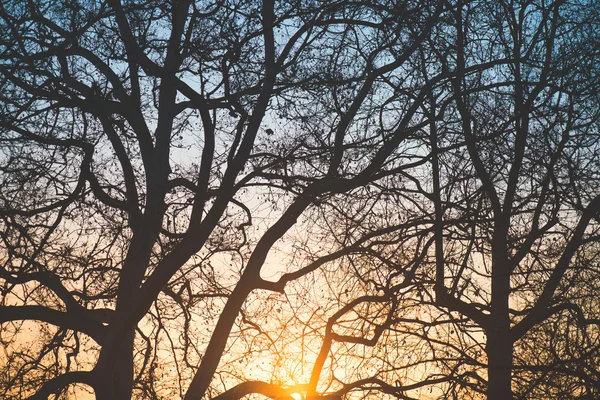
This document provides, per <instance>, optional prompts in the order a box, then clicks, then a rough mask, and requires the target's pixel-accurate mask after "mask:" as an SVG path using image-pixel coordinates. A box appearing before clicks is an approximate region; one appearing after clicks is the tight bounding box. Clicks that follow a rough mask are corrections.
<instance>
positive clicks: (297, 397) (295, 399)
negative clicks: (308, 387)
mask: <svg viewBox="0 0 600 400" xmlns="http://www.w3.org/2000/svg"><path fill="white" fill-rule="evenodd" d="M291 396H292V397H293V398H294V400H302V395H300V394H298V393H292V395H291Z"/></svg>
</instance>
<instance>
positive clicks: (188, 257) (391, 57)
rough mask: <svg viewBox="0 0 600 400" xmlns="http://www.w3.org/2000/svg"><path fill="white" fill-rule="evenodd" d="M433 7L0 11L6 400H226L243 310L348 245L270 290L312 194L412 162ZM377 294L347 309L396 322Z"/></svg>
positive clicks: (202, 4)
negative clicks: (373, 307) (282, 247)
mask: <svg viewBox="0 0 600 400" xmlns="http://www.w3.org/2000/svg"><path fill="white" fill-rule="evenodd" d="M446 7H447V6H446V5H444V4H442V3H438V2H435V1H432V2H417V3H413V2H395V1H390V2H380V1H377V2H362V1H360V2H348V1H340V2H312V1H308V2H300V1H297V2H296V1H294V2H278V3H274V2H273V1H268V0H267V1H261V2H259V1H221V0H217V1H214V2H211V1H198V2H193V1H191V0H183V1H173V2H163V1H145V2H130V1H125V2H119V1H117V0H107V1H83V0H82V1H77V0H73V1H64V2H60V3H57V2H54V1H43V0H40V1H29V2H25V3H24V2H21V1H6V2H3V4H2V6H0V34H1V35H0V36H1V37H2V39H0V40H1V41H0V54H1V56H0V59H1V63H0V87H1V93H2V94H1V95H0V96H1V98H2V101H1V107H2V118H1V120H0V135H1V136H0V143H2V147H1V151H2V153H1V155H0V163H1V164H0V165H1V167H0V168H1V169H0V171H1V175H0V179H1V190H0V201H1V202H2V203H1V204H2V206H1V207H2V208H1V212H0V217H1V220H2V222H1V227H2V229H1V236H0V240H1V243H2V245H1V250H0V257H1V260H2V266H1V269H0V282H2V306H1V308H0V323H1V324H2V343H3V346H4V347H5V349H7V351H6V358H7V359H6V361H8V362H7V363H5V364H4V365H5V367H4V368H3V370H2V371H3V372H2V373H3V379H2V389H1V390H2V393H3V396H4V397H7V398H11V397H12V398H24V397H26V396H31V398H36V399H37V398H48V397H50V396H52V395H54V396H55V397H61V396H63V397H68V396H70V395H73V393H74V391H75V390H88V391H93V393H94V394H95V396H96V398H98V399H128V398H131V397H132V395H135V396H139V397H143V398H158V397H162V396H165V397H169V396H173V395H180V396H182V397H183V396H185V398H186V399H199V398H203V397H215V396H219V393H221V392H224V393H223V394H221V395H220V398H223V396H227V393H231V392H227V390H228V389H229V388H228V385H229V382H230V381H229V379H228V378H223V376H222V375H220V374H219V373H218V372H219V371H218V368H219V364H220V363H221V364H222V363H226V362H227V360H224V359H223V356H224V351H225V350H226V349H228V343H231V342H232V340H234V337H235V335H234V334H236V331H235V330H234V327H235V326H236V321H241V323H242V325H240V326H243V327H244V328H243V329H245V330H246V331H247V329H248V328H247V326H253V325H252V324H253V322H252V321H251V320H250V319H248V318H246V317H245V312H246V310H247V309H248V307H250V306H251V304H252V301H253V299H256V298H257V297H255V296H258V295H259V293H260V291H261V290H266V291H274V292H281V293H283V292H284V290H285V287H286V285H287V284H288V283H290V282H293V281H294V280H297V279H300V278H302V277H304V276H306V275H307V274H309V273H310V272H312V271H314V270H315V269H316V268H317V267H319V266H320V265H322V264H324V263H325V262H326V261H331V260H334V259H336V258H338V257H341V256H342V255H347V254H348V253H349V252H351V249H352V247H351V246H346V247H344V248H339V247H338V246H333V247H332V248H330V249H329V250H330V251H329V253H328V254H319V255H318V257H319V259H320V260H321V261H315V260H313V261H312V264H311V263H309V264H308V265H309V266H303V267H302V266H301V267H299V268H300V269H298V270H296V271H288V272H287V273H286V274H284V275H282V276H281V278H280V279H279V280H278V281H273V280H269V279H267V278H266V277H265V276H266V275H265V274H268V269H269V268H273V266H272V265H269V263H267V264H266V261H267V260H268V256H269V254H273V249H274V246H275V245H279V244H280V243H281V242H282V239H283V238H284V235H286V234H287V233H288V232H290V229H291V228H292V227H294V226H295V225H298V224H300V225H302V224H303V223H304V222H303V215H305V214H306V212H308V211H309V210H311V209H314V208H319V207H320V205H321V204H322V203H323V202H324V201H326V200H328V199H332V198H335V197H336V196H342V195H343V194H344V193H348V192H351V191H353V190H354V189H355V188H360V187H364V186H365V185H368V184H369V183H370V182H374V181H378V180H381V179H384V178H385V177H388V176H392V175H394V174H397V173H399V172H401V171H403V170H404V169H409V168H411V167H412V165H410V162H411V161H410V160H411V159H412V158H414V156H415V155H416V153H415V151H413V149H412V148H411V145H405V143H407V142H410V140H412V138H414V137H415V136H420V135H421V130H420V129H419V128H420V127H422V126H424V125H426V124H427V121H426V120H427V116H424V115H422V114H421V113H419V112H418V111H419V107H420V106H421V105H422V103H423V102H424V101H425V98H426V92H427V90H426V88H427V87H428V86H430V84H429V83H428V82H425V81H424V80H423V79H421V78H420V70H419V69H418V68H415V67H414V66H415V65H416V63H415V62H414V58H415V57H416V56H417V54H418V52H417V49H418V48H419V47H420V46H421V45H422V44H423V43H424V42H425V40H426V39H427V38H428V37H429V35H430V32H431V31H432V29H433V28H434V27H435V26H436V24H437V22H438V20H439V18H440V15H441V14H442V13H443V12H445V11H446ZM439 79H441V75H440V77H437V78H434V81H436V80H439ZM398 89H401V90H398ZM407 162H408V163H409V165H408V166H406V165H405V163H407ZM421 162H422V161H421ZM311 233H313V232H311V231H310V230H308V231H307V232H306V234H307V235H310V234H311ZM365 235H366V236H365ZM372 238H373V236H371V237H369V233H365V234H364V235H359V236H357V237H354V238H351V240H350V238H349V240H350V241H351V242H354V243H355V245H356V246H359V245H360V246H363V245H364V246H365V247H368V246H369V243H368V240H371V239H372ZM338 244H340V243H338ZM341 244H344V245H347V244H348V241H345V242H343V243H341ZM409 259H410V258H409ZM311 265H313V266H311ZM275 268H276V270H277V268H279V269H278V271H279V272H280V273H281V272H282V268H281V267H275ZM409 281H410V280H409ZM409 281H407V283H408V282H409ZM389 290H392V286H390V287H389V288H388V293H387V294H384V295H380V296H379V297H377V298H371V297H367V298H362V300H360V299H361V298H359V300H355V301H354V303H355V304H356V305H360V304H363V303H364V302H365V301H366V302H367V303H368V302H375V303H385V302H387V303H390V304H392V309H394V307H396V305H394V304H396V303H395V302H396V301H395V300H393V299H392V297H393V296H391V292H389ZM258 298H259V297H258ZM384 300H385V302H384ZM354 303H352V302H350V303H349V304H354ZM387 303H386V304H387ZM348 307H350V306H348V305H346V306H343V307H342V308H341V309H340V311H339V312H338V313H337V314H336V315H337V316H338V317H339V316H341V315H343V314H344V313H345V312H346V311H348V310H349V308H348ZM388 311H389V310H388ZM390 315H392V314H390ZM331 318H333V319H331ZM335 318H337V317H335V316H334V317H330V320H329V321H330V322H329V323H328V324H327V326H328V327H330V326H331V324H333V323H334V322H335ZM390 318H391V317H390ZM246 321H248V323H246ZM383 326H386V324H384V325H383ZM376 331H377V329H376ZM331 335H332V331H331V330H328V331H327V333H326V334H325V339H326V341H327V340H329V339H330V338H331ZM337 338H338V341H339V342H348V341H352V340H354V339H351V338H349V337H348V338H346V339H344V337H341V339H340V337H337ZM165 343H166V344H167V345H165ZM323 346H324V347H322V348H323V349H324V348H326V344H323ZM163 358H167V359H169V360H171V361H172V362H171V363H165V364H162V363H161V359H163ZM169 368H172V369H173V370H169ZM315 368H316V369H315V371H316V372H314V374H313V376H314V377H316V378H311V380H310V385H311V386H310V387H311V389H310V393H311V395H314V396H317V395H319V394H318V393H317V392H316V391H317V388H316V386H315V383H314V381H315V380H318V376H319V371H318V370H319V368H318V367H315ZM165 376H166V377H167V378H168V379H167V380H165V379H166V378H164V377H165ZM169 380H170V381H169ZM215 382H217V383H215ZM374 382H375V383H377V382H376V381H374ZM221 383H222V384H223V385H224V386H225V387H224V388H223V387H222V386H221ZM82 385H83V386H82ZM241 385H242V386H241V389H240V386H236V388H233V389H232V390H234V391H235V390H241V391H242V392H238V393H243V394H244V395H245V394H250V393H261V394H263V395H266V396H268V397H272V398H275V397H280V396H283V395H286V396H287V395H289V394H290V392H289V389H285V387H284V385H283V384H276V385H273V384H269V383H266V382H255V383H253V382H250V381H247V382H245V383H242V384H241ZM365 385H367V383H364V384H363V386H365ZM358 386H360V385H358ZM367 386H368V385H367ZM379 386H380V387H387V388H388V390H391V389H389V387H390V386H389V385H387V386H385V385H379ZM365 387H366V386H365ZM77 388H79V389H77ZM342 390H345V391H346V392H348V390H347V389H342ZM365 390H371V389H370V388H367V389H365ZM395 392H398V391H395ZM395 392H394V391H393V392H392V395H394V393H395ZM336 393H337V392H336ZM336 393H334V396H338V397H339V396H341V394H340V393H341V392H340V393H337V394H336ZM398 393H399V392H398ZM236 397H240V396H239V395H236Z"/></svg>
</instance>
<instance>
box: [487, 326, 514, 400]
mask: <svg viewBox="0 0 600 400" xmlns="http://www.w3.org/2000/svg"><path fill="white" fill-rule="evenodd" d="M486 351H487V357H488V389H487V398H488V400H512V398H513V395H512V389H511V369H512V351H513V346H512V343H511V341H510V335H509V332H508V331H506V330H504V329H502V330H497V331H496V332H490V333H489V334H488V341H487V347H486Z"/></svg>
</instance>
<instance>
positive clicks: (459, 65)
mask: <svg viewBox="0 0 600 400" xmlns="http://www.w3.org/2000/svg"><path fill="white" fill-rule="evenodd" d="M597 13H598V9H597V7H594V6H593V5H591V4H588V3H586V2H575V3H566V2H543V1H541V2H538V1H515V2H512V1H498V2H493V3H489V2H477V1H474V2H459V3H458V4H457V7H456V8H455V11H454V16H453V21H452V22H450V23H449V24H448V26H447V28H445V29H446V32H447V36H445V37H444V36H438V37H433V38H432V39H433V40H432V41H431V46H432V49H434V50H433V51H435V52H436V53H437V54H438V60H439V62H440V65H439V67H438V68H441V69H442V70H445V71H448V73H449V74H451V75H452V76H451V78H450V82H449V87H447V88H444V87H439V88H435V90H432V92H431V95H430V98H431V102H430V106H429V107H428V110H429V112H430V113H431V114H437V115H439V117H438V118H437V119H439V121H440V122H438V123H435V124H433V125H432V127H431V128H430V133H431V147H432V150H433V152H434V157H433V162H432V165H431V171H432V172H431V174H432V175H431V176H432V178H431V180H430V182H431V183H432V189H431V191H430V192H429V193H430V198H431V199H432V201H433V202H434V204H435V220H436V228H435V236H436V256H435V264H436V277H435V280H436V283H435V295H436V301H437V303H438V305H439V306H440V307H442V308H443V309H445V310H448V311H449V312H458V313H460V314H461V315H463V316H464V317H467V318H468V320H469V323H470V324H473V323H474V324H475V325H476V326H478V327H479V328H480V333H479V337H480V339H479V340H480V341H481V342H483V343H485V358H480V360H481V361H484V362H486V363H487V368H485V369H480V374H479V375H480V377H481V380H484V381H487V389H486V391H487V398H488V399H510V398H513V391H512V390H511V386H512V383H513V382H514V384H515V386H516V385H517V384H521V383H522V382H523V381H522V380H521V376H522V375H521V374H528V373H530V372H531V371H532V368H529V367H528V366H531V365H532V364H531V363H532V361H531V360H529V361H527V360H526V359H525V357H523V356H524V354H521V346H525V347H526V346H528V344H525V343H526V342H527V340H528V339H526V336H527V335H529V337H530V339H531V336H532V335H534V336H535V335H540V334H541V331H542V330H546V334H545V335H544V336H543V338H542V337H540V338H535V340H534V342H535V343H538V344H539V343H540V342H541V341H544V340H549V341H550V343H551V344H546V345H545V346H544V347H545V348H546V349H548V350H547V351H549V352H553V351H559V352H560V350H558V349H559V348H561V347H562V346H569V342H570V340H571V338H567V337H564V336H563V335H562V333H559V332H555V333H554V334H549V333H550V332H551V330H552V329H553V324H555V321H556V320H562V321H563V322H561V323H560V324H559V325H558V326H562V327H564V326H565V325H564V324H565V323H566V321H565V320H564V319H563V318H564V317H563V316H564V313H565V312H566V311H567V310H569V312H570V313H574V314H573V315H578V318H577V320H578V321H579V324H580V325H577V327H572V328H570V329H574V330H577V331H579V332H585V331H586V330H587V329H588V325H589V324H593V323H595V322H594V321H597V320H594V318H595V317H594V315H595V311H594V308H593V307H591V308H590V303H587V302H585V301H579V300H578V299H577V296H576V295H575V294H574V292H569V291H568V290H569V289H568V288H569V287H571V286H575V285H581V284H582V281H581V280H580V279H578V278H577V277H578V276H580V275H579V274H584V272H583V271H587V272H586V273H585V274H586V275H587V279H590V278H591V276H596V277H597V273H598V271H597V269H595V268H593V267H592V266H591V265H590V266H588V265H586V262H581V260H584V259H585V257H583V258H582V257H581V255H582V254H584V253H585V252H586V251H588V250H587V248H588V246H589V244H590V243H593V242H595V241H596V240H597V235H598V229H599V226H598V223H597V221H598V216H599V212H600V194H599V192H598V179H599V178H600V170H599V169H598V163H597V160H598V156H599V155H600V154H599V151H600V148H599V147H598V140H599V136H598V134H599V131H598V121H599V119H598V118H599V117H600V114H599V112H600V108H599V107H598V105H599V104H598V92H597V87H598V86H597V83H598V76H599V75H598V69H597V66H598V55H599V54H598V52H597V50H595V49H594V48H593V47H592V46H593V45H592V43H597V41H598V37H597V32H598V29H597V28H598V27H597V22H596V21H597ZM436 47H437V49H438V50H437V51H436V50H435V48H436ZM424 66H425V67H424V68H427V64H426V63H424ZM430 120H432V121H433V120H434V118H430ZM588 273H592V275H588ZM593 279H597V278H593ZM575 290H578V289H575ZM556 327H557V325H554V328H556ZM464 332H467V330H466V329H465V330H464ZM534 332H535V333H534ZM582 334H583V333H582ZM594 340H596V339H594ZM554 341H556V342H554ZM557 342H560V343H557ZM588 345H589V344H588ZM588 345H586V346H584V347H583V348H581V350H582V351H585V350H584V349H585V348H590V347H587V346H588ZM592 347H593V345H592ZM528 354H529V356H534V354H532V353H531V352H529V353H528ZM537 361H538V362H539V361H542V360H541V359H538V360H537ZM546 361H548V362H550V364H545V362H546ZM554 361H557V360H554ZM554 361H551V360H550V358H547V359H546V360H545V361H544V362H542V364H544V367H542V366H540V365H539V364H537V365H536V362H533V365H536V368H537V369H538V370H539V368H550V369H551V368H553V366H554V365H555V364H554ZM513 378H514V380H513ZM529 382H530V383H531V384H534V382H533V380H530V381H529ZM546 383H548V384H550V383H551V382H550V381H546V382H545V381H544V378H541V380H540V382H538V385H539V386H538V389H537V390H540V389H541V392H543V391H544V389H543V388H544V387H545V386H544V384H546ZM548 387H549V386H548ZM548 387H546V389H547V388H548ZM581 387H583V386H581V385H580V388H579V389H581ZM515 391H516V392H517V393H521V394H522V393H524V391H523V388H518V389H515ZM539 393H540V392H538V394H539ZM547 393H551V391H549V390H548V391H547ZM571 393H572V394H573V393H575V392H574V391H571Z"/></svg>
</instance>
